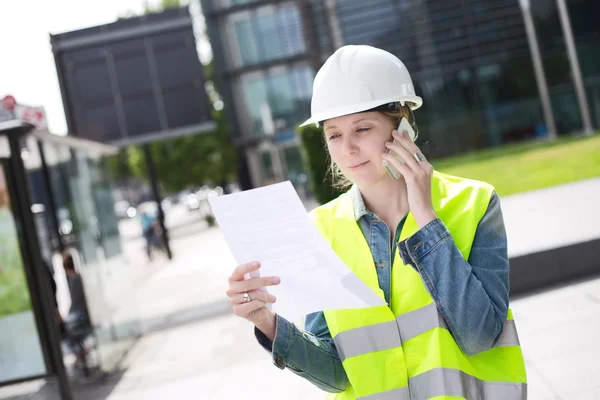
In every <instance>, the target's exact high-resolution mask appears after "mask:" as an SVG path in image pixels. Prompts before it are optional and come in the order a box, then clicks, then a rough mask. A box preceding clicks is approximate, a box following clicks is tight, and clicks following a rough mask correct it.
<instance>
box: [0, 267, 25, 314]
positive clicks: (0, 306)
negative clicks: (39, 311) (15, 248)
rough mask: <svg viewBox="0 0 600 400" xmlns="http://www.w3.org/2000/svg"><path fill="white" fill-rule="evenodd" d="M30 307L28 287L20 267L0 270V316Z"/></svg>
mask: <svg viewBox="0 0 600 400" xmlns="http://www.w3.org/2000/svg"><path fill="white" fill-rule="evenodd" d="M30 309H31V302H30V300H29V288H28V287H27V283H26V281H25V276H24V275H23V270H22V269H16V268H11V269H7V270H3V271H2V272H0V317H3V316H6V315H11V314H17V313H20V312H23V311H27V310H30Z"/></svg>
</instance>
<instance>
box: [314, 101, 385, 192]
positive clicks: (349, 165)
mask: <svg viewBox="0 0 600 400" xmlns="http://www.w3.org/2000/svg"><path fill="white" fill-rule="evenodd" d="M394 129H395V127H394V126H393V125H392V121H391V120H390V119H389V118H388V117H387V116H385V115H384V114H382V113H380V112H377V111H371V112H362V113H358V114H351V115H345V116H342V117H337V118H333V119H330V120H327V121H325V123H324V125H323V131H324V135H325V141H326V142H327V148H328V149H329V154H330V156H331V159H332V160H333V162H335V163H336V164H337V165H338V167H339V168H340V170H341V171H342V173H343V174H344V176H345V177H346V178H348V179H349V180H350V181H351V182H352V183H355V184H357V185H358V186H360V187H366V186H371V185H373V184H375V183H377V182H379V181H380V180H382V179H385V178H386V177H389V175H388V174H387V172H386V170H385V168H384V167H383V159H382V158H381V154H382V153H383V152H385V150H386V147H385V142H386V141H389V140H391V138H392V130H394ZM390 179H391V178H390Z"/></svg>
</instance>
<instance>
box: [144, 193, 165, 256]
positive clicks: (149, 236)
mask: <svg viewBox="0 0 600 400" xmlns="http://www.w3.org/2000/svg"><path fill="white" fill-rule="evenodd" d="M140 223H141V225H142V233H143V235H144V239H146V255H147V256H148V260H152V250H153V248H160V238H159V236H158V231H159V229H158V219H157V218H156V215H155V214H154V213H151V212H150V210H149V209H148V205H147V204H142V206H141V207H140Z"/></svg>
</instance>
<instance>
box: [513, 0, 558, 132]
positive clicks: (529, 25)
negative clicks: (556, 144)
mask: <svg viewBox="0 0 600 400" xmlns="http://www.w3.org/2000/svg"><path fill="white" fill-rule="evenodd" d="M519 3H520V5H521V11H523V21H524V22H525V31H526V32H527V42H528V43H529V50H530V51H531V59H532V61H533V71H534V73H535V79H536V82H537V87H538V92H539V95H540V101H541V103H542V111H543V113H544V121H545V122H546V128H547V129H548V137H549V138H550V139H552V140H554V139H556V125H555V124H554V115H553V114H552V105H551V103H550V94H549V93H548V84H547V82H546V75H545V74H544V66H543V64H542V57H541V55H540V48H539V45H538V41H537V37H536V35H535V27H534V25H533V18H532V17H531V6H530V4H529V0H520V1H519Z"/></svg>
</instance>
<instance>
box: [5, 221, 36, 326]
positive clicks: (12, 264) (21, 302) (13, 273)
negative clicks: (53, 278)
mask: <svg viewBox="0 0 600 400" xmlns="http://www.w3.org/2000/svg"><path fill="white" fill-rule="evenodd" d="M0 244H1V245H0V317H3V316H6V315H10V314H16V313H20V312H23V311H27V310H30V309H31V301H30V298H29V287H28V286H27V280H26V278H25V271H24V270H23V259H22V258H21V250H20V248H19V243H18V241H17V231H16V227H15V224H14V221H13V217H12V214H11V213H10V211H8V210H6V209H0Z"/></svg>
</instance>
